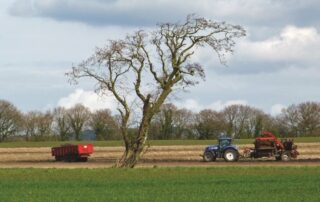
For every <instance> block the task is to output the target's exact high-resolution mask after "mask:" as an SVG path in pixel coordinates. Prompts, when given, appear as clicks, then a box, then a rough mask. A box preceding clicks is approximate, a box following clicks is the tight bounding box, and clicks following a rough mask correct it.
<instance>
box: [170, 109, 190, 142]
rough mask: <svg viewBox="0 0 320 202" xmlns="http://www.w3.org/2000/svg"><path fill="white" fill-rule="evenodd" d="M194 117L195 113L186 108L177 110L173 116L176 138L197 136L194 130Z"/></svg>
mask: <svg viewBox="0 0 320 202" xmlns="http://www.w3.org/2000/svg"><path fill="white" fill-rule="evenodd" d="M194 117H195V114H194V113H193V112H192V111H190V110H188V109H185V108H182V109H178V110H177V111H175V113H174V116H173V122H174V132H175V138H177V139H181V138H192V139H194V138H195V136H194V133H193V131H192V129H193V125H194V120H195V119H194Z"/></svg>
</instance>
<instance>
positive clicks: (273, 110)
mask: <svg viewBox="0 0 320 202" xmlns="http://www.w3.org/2000/svg"><path fill="white" fill-rule="evenodd" d="M285 108H286V106H284V105H282V104H275V105H273V106H272V107H271V115H272V116H277V115H279V114H281V112H282V110H283V109H285Z"/></svg>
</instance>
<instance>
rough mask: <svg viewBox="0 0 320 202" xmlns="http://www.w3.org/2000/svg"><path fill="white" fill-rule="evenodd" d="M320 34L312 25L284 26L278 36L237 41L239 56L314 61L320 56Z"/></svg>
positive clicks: (246, 58)
mask: <svg viewBox="0 0 320 202" xmlns="http://www.w3.org/2000/svg"><path fill="white" fill-rule="evenodd" d="M319 47H320V34H319V32H318V30H317V29H316V28H314V27H296V26H286V27H285V28H283V29H282V30H281V33H280V34H279V35H278V36H272V37H269V38H268V39H266V40H263V41H249V40H244V41H242V42H240V43H239V48H238V51H237V52H238V53H239V57H238V58H237V59H239V58H242V59H244V60H255V61H261V60H264V61H268V62H271V61H288V62H290V63H293V62H315V61H318V59H319V58H320V51H319Z"/></svg>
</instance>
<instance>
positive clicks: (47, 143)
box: [0, 137, 320, 148]
mask: <svg viewBox="0 0 320 202" xmlns="http://www.w3.org/2000/svg"><path fill="white" fill-rule="evenodd" d="M294 140H295V142H298V143H304V142H320V137H299V138H294ZM253 141H254V140H253V139H235V140H234V144H251V143H253ZM216 142H217V140H150V141H148V144H150V145H153V146H164V145H209V144H215V143H216ZM66 143H74V144H78V143H92V144H94V146H98V147H99V146H100V147H111V146H122V141H67V142H61V141H44V142H32V141H31V142H25V141H17V142H0V148H10V147H53V146H59V145H61V144H66Z"/></svg>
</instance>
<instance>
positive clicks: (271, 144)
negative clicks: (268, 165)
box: [202, 131, 299, 162]
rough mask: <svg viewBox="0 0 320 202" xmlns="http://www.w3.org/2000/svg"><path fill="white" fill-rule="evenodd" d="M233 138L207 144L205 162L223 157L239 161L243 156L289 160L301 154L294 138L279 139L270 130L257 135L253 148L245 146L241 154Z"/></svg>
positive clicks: (226, 159) (221, 138) (204, 154)
mask: <svg viewBox="0 0 320 202" xmlns="http://www.w3.org/2000/svg"><path fill="white" fill-rule="evenodd" d="M231 143H232V138H228V137H220V138H219V139H218V145H210V146H207V147H206V148H205V150H204V152H203V155H202V157H203V160H204V161H205V162H209V161H215V160H216V159H217V158H223V159H224V160H225V161H227V162H231V161H237V160H238V159H239V158H240V157H242V158H251V159H256V158H263V157H268V158H270V157H274V158H275V159H276V160H277V161H280V160H282V161H289V160H291V159H292V158H293V159H295V158H297V156H298V155H299V152H298V151H297V145H295V144H294V143H293V140H292V139H282V140H279V139H278V138H277V137H276V136H275V135H274V134H272V133H271V132H269V131H262V132H261V136H260V137H256V139H255V141H254V147H253V148H244V151H243V154H242V155H240V152H239V149H238V147H237V146H235V145H232V144H231Z"/></svg>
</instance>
